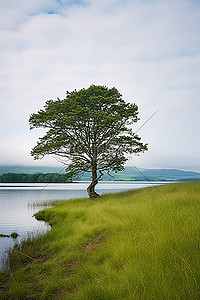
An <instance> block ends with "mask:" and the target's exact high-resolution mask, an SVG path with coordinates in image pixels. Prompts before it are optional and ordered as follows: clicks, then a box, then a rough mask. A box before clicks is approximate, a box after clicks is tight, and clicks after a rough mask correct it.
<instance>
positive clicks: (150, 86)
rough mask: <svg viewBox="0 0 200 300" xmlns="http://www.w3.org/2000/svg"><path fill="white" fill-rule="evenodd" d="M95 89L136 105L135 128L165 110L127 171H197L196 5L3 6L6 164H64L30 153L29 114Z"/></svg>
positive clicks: (0, 75) (199, 16) (141, 1)
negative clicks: (116, 94) (50, 102)
mask: <svg viewBox="0 0 200 300" xmlns="http://www.w3.org/2000/svg"><path fill="white" fill-rule="evenodd" d="M91 84H97V85H106V86H108V87H113V86H115V87H116V88H117V89H118V90H119V92H120V93H121V94H122V95H123V98H124V100H126V101H127V102H135V103H137V104H138V106H139V112H140V121H139V122H138V123H137V124H136V125H135V130H137V129H138V128H139V127H140V126H142V124H144V123H145V122H146V120H148V119H149V118H150V117H151V116H152V115H153V114H154V113H155V112H156V111H157V110H158V109H159V111H158V112H157V113H156V114H155V115H154V116H153V117H152V118H151V119H150V120H149V121H148V122H147V123H146V124H145V125H144V126H143V127H142V128H141V129H140V130H139V131H138V135H140V136H141V137H142V140H143V142H147V143H148V144H149V151H148V152H146V153H145V154H141V156H140V157H137V156H134V157H130V159H129V164H130V165H135V166H137V167H140V168H179V169H185V170H196V171H199V172H200V159H199V158H200V115H199V114H200V1H199V0H77V1H75V0H74V1H73V0H71V1H70V0H69V1H68V0H42V1H41V0H29V1H27V0H15V1H13V0H1V1H0V101H1V102H0V104H1V109H0V128H1V129H0V130H1V132H0V134H1V144H0V164H4V165H5V164H24V165H50V166H52V165H55V164H58V163H57V161H56V160H55V158H52V157H48V158H44V159H43V160H40V161H34V160H33V158H32V157H31V156H30V151H31V148H32V147H33V146H34V145H35V144H36V142H37V139H38V137H39V136H41V135H42V132H43V131H42V130H40V129H35V130H31V131H30V130H29V124H28V119H29V116H30V114H31V113H33V112H37V111H38V110H39V109H41V108H42V107H43V105H44V104H45V101H46V100H48V99H56V98H57V97H59V98H61V99H63V98H64V97H65V93H66V91H67V90H68V91H72V90H74V89H75V88H76V89H81V88H87V87H89V86H90V85H91ZM61 168H62V165H61Z"/></svg>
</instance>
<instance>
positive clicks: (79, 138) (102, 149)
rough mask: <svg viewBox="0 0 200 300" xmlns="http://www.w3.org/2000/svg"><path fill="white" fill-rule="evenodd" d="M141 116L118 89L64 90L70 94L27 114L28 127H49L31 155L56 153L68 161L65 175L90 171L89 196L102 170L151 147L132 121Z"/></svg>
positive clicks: (121, 165) (120, 164)
mask: <svg viewBox="0 0 200 300" xmlns="http://www.w3.org/2000/svg"><path fill="white" fill-rule="evenodd" d="M138 120H139V118H138V106H137V105H136V104H131V103H126V102H125V101H124V100H123V99H122V95H121V94H120V93H119V92H118V90H117V89H116V88H114V87H113V88H108V87H106V86H96V85H91V86H90V87H89V88H87V89H81V90H79V91H77V90H74V91H72V92H68V91H67V93H66V98H65V99H63V100H60V99H59V98H57V100H48V101H47V102H46V104H45V106H44V109H43V110H39V111H38V112H37V113H33V114H32V115H31V116H30V118H29V123H30V129H33V128H39V127H42V128H47V129H48V131H47V132H46V134H45V135H44V136H43V137H42V138H40V139H39V141H38V142H37V145H36V146H35V147H34V148H33V149H32V151H31V155H32V156H33V157H34V159H39V158H42V157H44V156H45V155H49V154H55V155H57V156H59V157H60V158H61V161H62V162H63V163H64V164H66V166H67V168H66V176H67V178H68V179H70V178H71V179H72V178H75V177H76V176H77V175H79V174H81V173H84V172H91V174H92V176H91V179H92V180H91V184H90V185H89V186H88V188H87V191H88V195H89V196H90V197H98V196H99V195H98V194H97V193H96V192H95V186H96V185H97V183H98V181H99V179H100V178H101V177H102V176H103V174H104V172H107V173H108V174H109V172H110V171H114V172H118V171H121V170H123V169H124V164H125V162H126V161H127V157H126V156H125V155H126V154H133V153H135V154H139V153H140V152H144V151H146V150H147V144H143V143H142V142H141V141H140V140H141V138H140V137H139V136H138V135H136V134H135V133H134V132H133V130H132V128H131V125H132V124H133V123H135V122H137V121H138Z"/></svg>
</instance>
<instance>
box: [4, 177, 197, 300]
mask: <svg viewBox="0 0 200 300" xmlns="http://www.w3.org/2000/svg"><path fill="white" fill-rule="evenodd" d="M36 217H37V218H38V219H43V220H46V221H48V222H49V223H50V224H51V225H52V230H51V231H49V232H47V233H46V234H45V235H44V236H40V237H37V238H32V239H29V240H27V241H25V242H23V243H22V244H21V245H20V246H16V247H15V248H14V250H13V251H12V253H11V255H10V263H11V270H10V272H4V273H1V275H0V279H1V280H2V284H1V285H0V288H1V289H0V291H1V292H0V299H75V300H76V299H81V300H82V299H83V300H84V299H89V300H90V299H91V300H93V299H109V300H112V299H131V300H132V299H162V300H163V299H200V290H199V288H200V271H199V270H200V183H199V182H190V183H179V184H170V185H164V186H157V187H150V188H145V189H141V190H133V191H126V192H121V193H116V194H107V195H104V196H102V197H100V199H98V200H91V199H88V198H85V199H84V198H82V199H75V200H71V201H61V202H57V203H56V204H55V205H54V206H53V208H48V209H45V210H42V211H40V212H39V213H37V214H36Z"/></svg>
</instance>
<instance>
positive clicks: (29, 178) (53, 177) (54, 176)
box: [0, 173, 67, 183]
mask: <svg viewBox="0 0 200 300" xmlns="http://www.w3.org/2000/svg"><path fill="white" fill-rule="evenodd" d="M0 182H1V183H17V182H18V183H27V182H29V183H39V182H41V183H42V182H46V183H50V182H51V183H63V182H67V180H66V177H65V175H64V174H59V173H47V174H40V173H38V174H24V173H19V174H18V173H4V174H2V175H0Z"/></svg>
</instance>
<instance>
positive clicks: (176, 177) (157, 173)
mask: <svg viewBox="0 0 200 300" xmlns="http://www.w3.org/2000/svg"><path fill="white" fill-rule="evenodd" d="M111 175H112V176H113V177H110V176H109V175H107V174H105V175H104V177H103V180H137V181H144V180H149V181H183V180H198V179H199V180H200V173H198V172H193V171H183V170H177V169H138V168H135V167H126V168H125V170H124V171H121V172H118V173H111ZM90 178H91V175H90V174H89V173H85V174H84V175H82V176H80V177H79V180H90Z"/></svg>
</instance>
